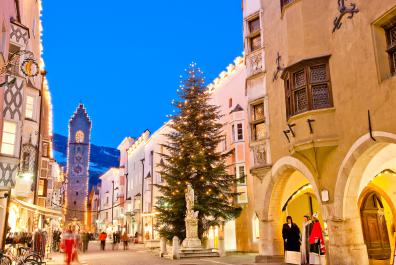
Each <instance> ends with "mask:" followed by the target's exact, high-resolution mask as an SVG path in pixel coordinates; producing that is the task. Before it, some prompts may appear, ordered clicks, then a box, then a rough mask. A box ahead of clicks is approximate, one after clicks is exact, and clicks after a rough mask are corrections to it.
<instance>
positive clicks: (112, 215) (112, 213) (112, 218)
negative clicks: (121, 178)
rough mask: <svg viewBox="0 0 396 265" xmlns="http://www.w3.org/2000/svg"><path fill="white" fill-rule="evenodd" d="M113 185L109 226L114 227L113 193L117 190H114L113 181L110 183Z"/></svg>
mask: <svg viewBox="0 0 396 265" xmlns="http://www.w3.org/2000/svg"><path fill="white" fill-rule="evenodd" d="M111 183H112V184H113V193H112V198H111V225H112V226H113V225H114V191H115V190H118V187H117V188H114V180H112V181H111Z"/></svg>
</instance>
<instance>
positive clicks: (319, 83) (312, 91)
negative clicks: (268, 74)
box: [282, 57, 333, 118]
mask: <svg viewBox="0 0 396 265" xmlns="http://www.w3.org/2000/svg"><path fill="white" fill-rule="evenodd" d="M282 78H283V79H284V80H285V97H286V113H287V117H288V118H289V117H290V116H293V115H296V114H299V113H303V112H306V111H309V110H316V109H323V108H329V107H332V106H333V100H332V95H331V84H330V74H329V66H328V57H324V58H318V59H312V60H308V61H303V62H301V63H298V64H296V65H293V66H291V67H288V68H286V69H285V72H284V74H283V75H282Z"/></svg>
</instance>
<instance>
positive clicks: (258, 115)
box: [251, 102, 265, 141]
mask: <svg viewBox="0 0 396 265" xmlns="http://www.w3.org/2000/svg"><path fill="white" fill-rule="evenodd" d="M251 123H252V140H253V141H260V140H263V139H264V137H265V125H264V103H263V102H260V103H257V104H253V105H252V107H251Z"/></svg>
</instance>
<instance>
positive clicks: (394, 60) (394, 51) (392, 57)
mask: <svg viewBox="0 0 396 265" xmlns="http://www.w3.org/2000/svg"><path fill="white" fill-rule="evenodd" d="M384 30H385V36H386V45H387V49H386V53H387V54H388V61H389V67H390V73H391V75H392V76H394V75H396V39H395V42H394V43H392V40H391V36H390V34H391V31H393V30H394V31H395V34H396V23H395V22H393V23H390V24H389V25H387V27H385V28H384Z"/></svg>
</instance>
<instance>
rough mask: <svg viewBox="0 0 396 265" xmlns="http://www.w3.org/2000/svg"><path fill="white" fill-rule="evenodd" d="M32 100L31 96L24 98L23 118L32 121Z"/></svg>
mask: <svg viewBox="0 0 396 265" xmlns="http://www.w3.org/2000/svg"><path fill="white" fill-rule="evenodd" d="M33 110H34V98H33V97H32V96H27V97H26V109H25V118H27V119H33Z"/></svg>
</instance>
